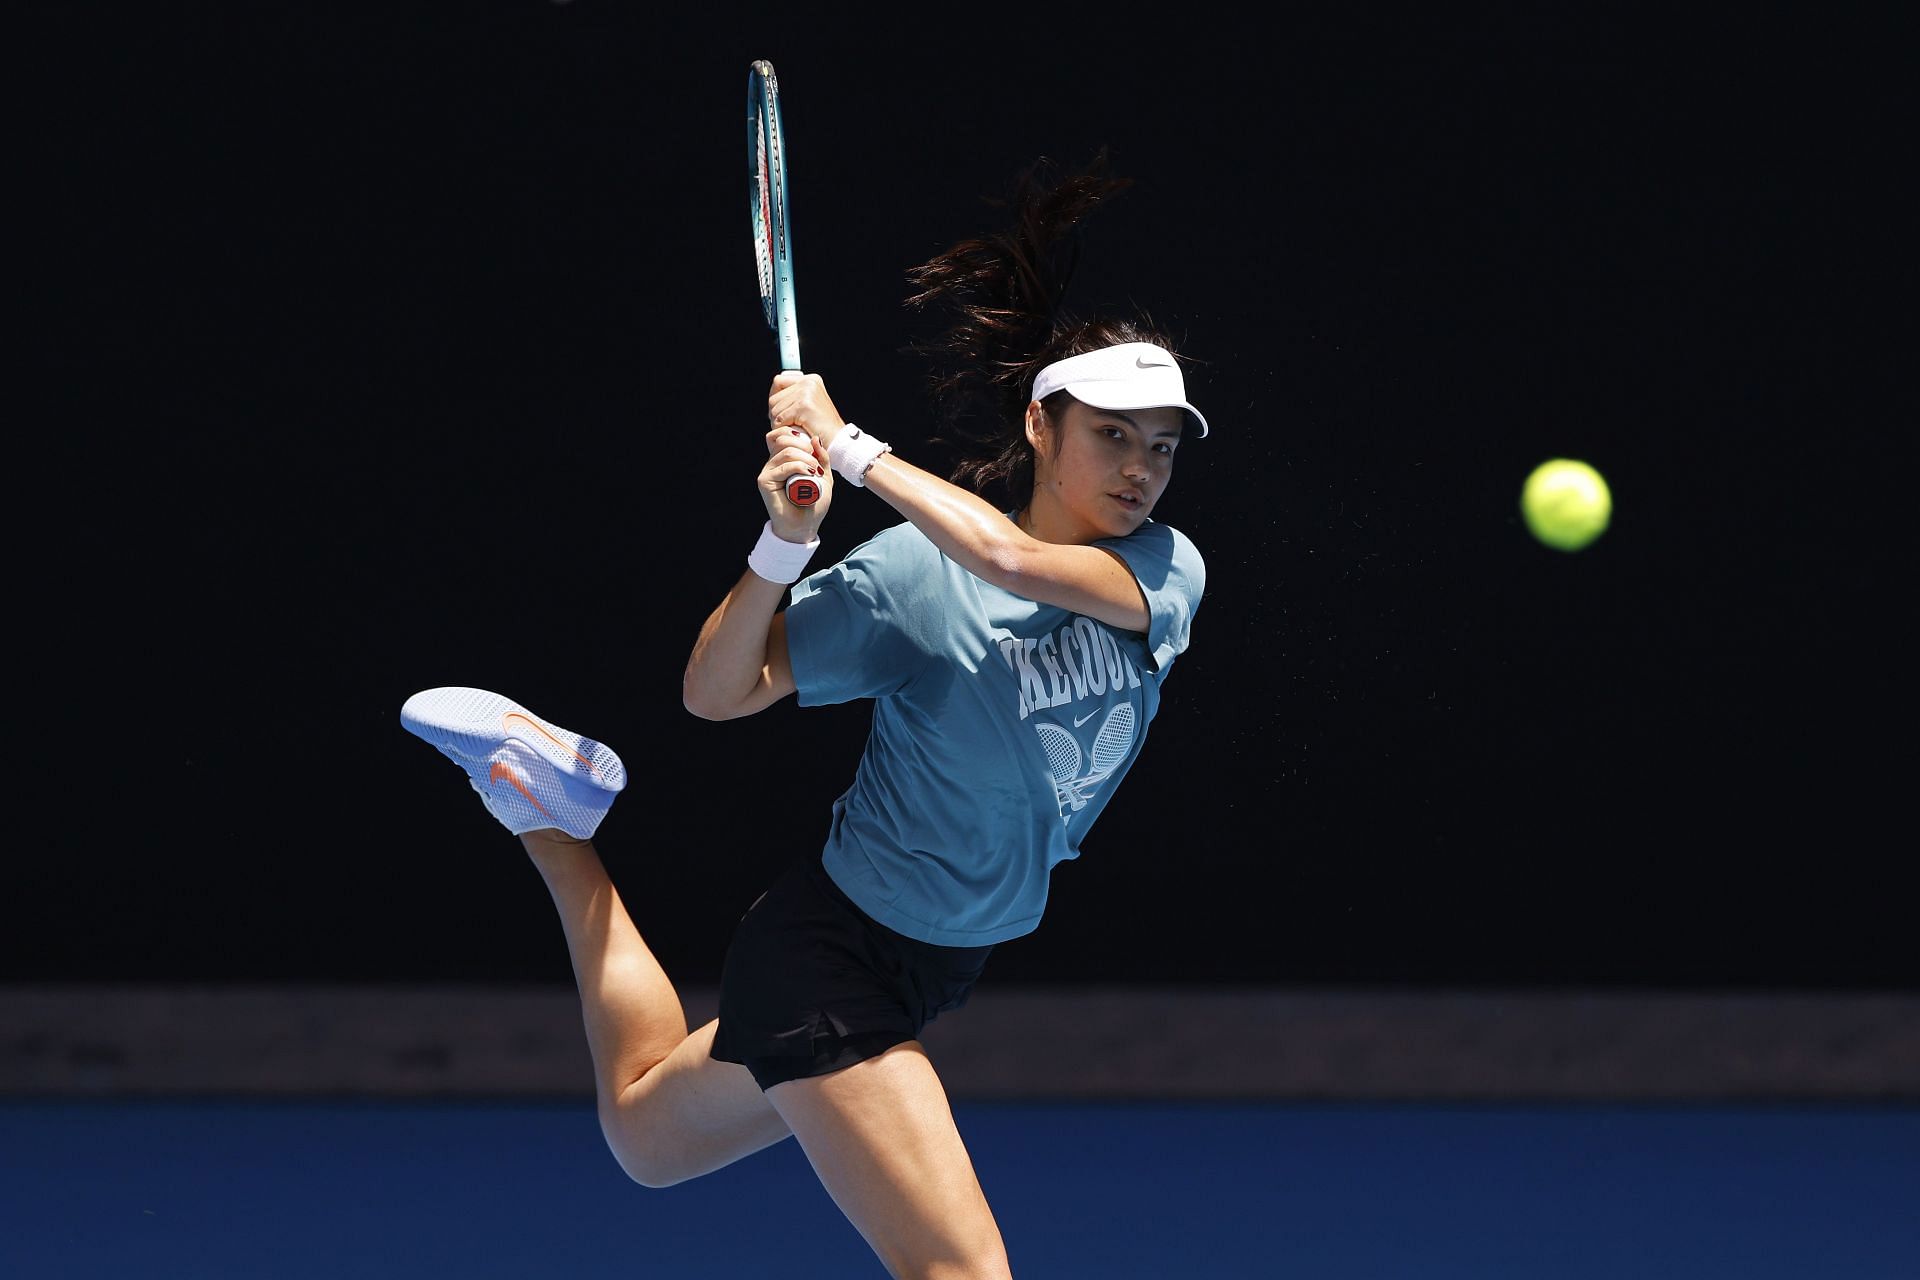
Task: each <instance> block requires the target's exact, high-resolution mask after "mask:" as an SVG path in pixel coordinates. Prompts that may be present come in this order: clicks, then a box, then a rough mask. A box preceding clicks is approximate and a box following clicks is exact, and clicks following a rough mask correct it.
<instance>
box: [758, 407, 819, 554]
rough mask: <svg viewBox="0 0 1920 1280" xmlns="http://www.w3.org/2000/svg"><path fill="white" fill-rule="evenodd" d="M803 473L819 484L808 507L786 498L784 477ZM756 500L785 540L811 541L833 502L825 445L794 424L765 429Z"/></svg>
mask: <svg viewBox="0 0 1920 1280" xmlns="http://www.w3.org/2000/svg"><path fill="white" fill-rule="evenodd" d="M801 475H803V476H806V477H808V478H809V479H811V480H813V482H814V483H815V484H817V485H819V486H820V500H819V501H818V502H815V503H814V504H813V505H812V506H810V507H796V506H794V505H793V504H792V503H791V502H788V501H787V481H788V480H789V479H791V478H792V477H794V476H801ZM759 480H760V501H761V502H763V503H765V504H766V508H767V519H769V520H771V521H772V522H773V531H774V533H775V534H776V535H778V536H779V537H782V538H785V539H786V540H787V541H788V542H811V541H812V540H813V539H814V538H816V537H818V536H819V533H820V522H821V521H823V520H825V519H826V518H827V508H828V507H830V506H832V505H833V472H832V470H831V469H830V468H829V467H828V466H827V449H826V446H825V445H823V444H821V443H819V442H818V441H816V440H815V439H814V438H813V437H812V436H810V435H808V434H807V433H806V432H805V431H803V430H801V429H800V428H799V427H795V426H776V427H774V428H773V429H772V430H770V431H768V432H767V461H766V465H765V466H763V467H761V468H760V477H759Z"/></svg>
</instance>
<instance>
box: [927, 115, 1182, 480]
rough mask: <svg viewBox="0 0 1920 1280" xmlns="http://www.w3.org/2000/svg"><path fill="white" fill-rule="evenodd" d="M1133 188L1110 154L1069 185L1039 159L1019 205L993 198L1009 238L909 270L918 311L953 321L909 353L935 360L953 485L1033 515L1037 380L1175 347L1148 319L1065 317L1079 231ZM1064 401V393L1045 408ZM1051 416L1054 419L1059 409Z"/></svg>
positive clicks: (1021, 185)
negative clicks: (1148, 349)
mask: <svg viewBox="0 0 1920 1280" xmlns="http://www.w3.org/2000/svg"><path fill="white" fill-rule="evenodd" d="M1131 185H1133V184H1132V180H1131V179H1128V178H1116V177H1112V176H1110V175H1109V174H1108V172H1107V152H1106V149H1105V148H1102V149H1101V150H1100V151H1099V153H1098V154H1096V155H1095V156H1094V158H1093V160H1092V161H1091V162H1090V163H1089V164H1088V165H1087V166H1086V167H1085V168H1083V169H1081V170H1079V171H1078V172H1074V173H1068V174H1065V175H1064V176H1063V175H1061V174H1060V172H1059V170H1058V167H1057V166H1055V165H1054V164H1053V162H1051V161H1049V160H1047V159H1045V158H1042V159H1040V160H1039V161H1036V162H1035V163H1034V164H1032V165H1030V166H1029V167H1028V168H1027V169H1026V170H1024V171H1023V172H1022V173H1021V174H1020V175H1019V177H1018V178H1017V179H1016V181H1015V188H1014V195H1013V197H1012V198H1011V200H993V199H990V200H988V201H987V203H988V204H989V205H990V206H993V207H997V208H1010V209H1011V210H1012V217H1011V219H1010V225H1008V226H1007V227H1006V229H1004V230H1002V231H998V232H995V233H993V234H990V235H986V236H982V237H979V238H977V239H969V240H962V241H960V242H959V243H958V244H955V245H954V246H953V247H952V248H950V249H948V250H946V251H945V252H944V253H941V254H939V255H938V256H936V257H934V258H931V259H929V260H928V261H926V262H924V263H922V264H920V265H919V266H917V267H914V268H913V269H912V270H910V271H908V272H907V280H908V282H909V283H910V284H912V285H913V286H914V292H913V293H912V294H911V295H909V297H908V298H907V305H908V306H909V307H911V308H914V309H915V310H924V309H927V308H929V307H932V306H935V305H936V304H937V305H940V306H943V307H945V308H947V309H950V310H951V311H953V312H954V313H955V315H954V319H953V322H952V324H951V325H950V326H949V327H948V328H947V330H946V331H945V332H944V333H942V334H941V335H939V336H938V337H936V338H933V339H929V340H926V341H921V342H917V343H915V344H913V346H912V347H910V348H909V349H910V350H911V351H913V352H914V353H915V354H918V355H923V356H927V357H929V358H931V359H933V360H934V362H935V367H934V371H933V373H932V374H931V376H930V380H931V384H932V392H933V400H934V409H935V419H936V423H937V427H936V430H937V431H938V432H939V433H940V434H937V435H936V436H935V437H934V442H935V443H938V444H945V445H949V446H951V447H953V448H954V449H955V450H956V451H957V452H958V453H959V454H960V456H961V460H960V462H959V463H958V464H957V465H956V466H955V467H954V469H953V472H952V479H953V481H954V482H955V483H956V484H963V485H967V486H968V487H970V488H972V489H975V490H976V491H979V492H981V493H986V492H988V491H990V490H992V489H993V488H994V487H995V486H999V487H1001V488H1003V489H1004V491H1005V494H1006V496H1007V497H1008V498H1009V499H1011V502H1012V505H1013V506H1015V507H1024V506H1025V505H1026V504H1027V502H1028V501H1029V499H1031V497H1032V496H1033V464H1034V454H1033V445H1032V444H1031V443H1029V442H1028V440H1027V435H1026V430H1025V419H1026V408H1027V404H1028V402H1029V397H1030V394H1031V389H1032V387H1033V379H1034V376H1035V375H1036V374H1038V373H1039V372H1040V370H1041V369H1042V368H1044V367H1045V366H1047V365H1049V364H1051V363H1053V362H1054V361H1055V360H1062V359H1065V358H1066V357H1068V356H1074V355H1080V354H1081V353H1083V352H1087V351H1098V350H1100V349H1101V348H1102V347H1110V346H1113V345H1115V344H1116V343H1121V342H1152V343H1156V344H1157V345H1159V346H1162V347H1165V348H1166V349H1167V350H1168V351H1172V350H1173V344H1172V342H1170V341H1169V340H1168V339H1167V337H1166V336H1165V335H1164V334H1162V333H1160V332H1159V331H1158V329H1157V328H1156V327H1155V326H1154V324H1153V322H1152V321H1151V320H1150V319H1149V318H1148V317H1147V316H1145V315H1144V314H1137V315H1133V316H1117V315H1108V314H1097V315H1093V316H1090V317H1087V318H1085V319H1081V318H1078V317H1075V316H1073V315H1071V314H1069V313H1068V312H1067V310H1066V308H1065V296H1066V291H1067V286H1068V284H1069V283H1071V281H1072V278H1073V272H1074V268H1075V267H1076V266H1077V265H1078V261H1079V244H1078V242H1077V239H1076V237H1075V234H1074V233H1075V231H1076V230H1077V229H1078V227H1079V226H1080V224H1081V223H1082V222H1083V221H1084V220H1085V219H1086V217H1087V215H1088V214H1090V213H1092V212H1093V211H1094V210H1095V209H1096V208H1098V207H1099V206H1100V205H1101V204H1103V203H1105V202H1106V201H1107V200H1109V199H1111V198H1112V197H1113V196H1115V195H1118V194H1119V193H1120V192H1122V191H1124V190H1126V189H1127V188H1128V187H1129V186H1131ZM1065 395H1067V392H1064V391H1058V392H1055V393H1054V394H1053V395H1052V396H1049V397H1048V400H1049V401H1050V402H1051V401H1056V400H1057V399H1058V398H1059V397H1061V396H1065ZM1042 408H1043V409H1045V410H1046V411H1047V413H1048V414H1049V416H1050V417H1051V416H1052V415H1053V414H1054V413H1056V412H1057V411H1058V410H1059V408H1060V406H1059V405H1058V404H1054V403H1049V404H1045V405H1042Z"/></svg>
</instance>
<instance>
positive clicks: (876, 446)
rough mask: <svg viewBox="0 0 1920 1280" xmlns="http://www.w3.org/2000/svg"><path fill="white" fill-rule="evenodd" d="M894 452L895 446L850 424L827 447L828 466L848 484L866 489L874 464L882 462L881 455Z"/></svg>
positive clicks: (841, 429)
mask: <svg viewBox="0 0 1920 1280" xmlns="http://www.w3.org/2000/svg"><path fill="white" fill-rule="evenodd" d="M892 452H893V446H892V445H890V444H888V443H887V442H886V441H885V440H880V439H877V438H875V437H873V436H870V435H868V434H867V433H866V432H864V431H862V430H861V429H860V428H858V427H856V426H854V425H853V424H852V423H851V422H849V423H848V424H847V425H846V426H844V427H842V428H840V434H839V435H837V436H835V437H834V438H833V443H832V444H830V445H828V446H827V464H828V465H829V466H831V467H832V468H833V469H834V470H835V471H836V472H838V473H839V475H840V478H841V479H843V480H845V481H846V482H847V483H848V484H850V485H852V486H854V488H856V489H864V488H866V487H867V472H868V471H870V470H872V469H873V464H874V463H875V462H878V461H879V460H880V455H881V454H883V453H892Z"/></svg>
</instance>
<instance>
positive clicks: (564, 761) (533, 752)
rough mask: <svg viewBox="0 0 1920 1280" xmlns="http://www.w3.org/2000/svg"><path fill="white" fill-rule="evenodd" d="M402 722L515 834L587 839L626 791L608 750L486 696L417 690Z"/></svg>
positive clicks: (402, 713) (454, 688)
mask: <svg viewBox="0 0 1920 1280" xmlns="http://www.w3.org/2000/svg"><path fill="white" fill-rule="evenodd" d="M400 723H401V724H402V725H403V726H404V727H405V728H406V730H407V732H409V733H412V734H414V735H416V736H417V737H420V738H423V739H425V740H426V741H427V742H429V743H432V744H433V745H434V746H436V747H438V748H439V749H440V751H441V753H442V754H443V755H445V756H446V757H447V758H448V759H449V760H452V761H453V762H454V763H455V764H457V765H459V766H460V767H461V768H462V769H465V770H466V771H467V778H468V781H469V782H471V783H472V785H473V789H474V790H475V791H477V792H479V793H480V799H481V801H482V802H483V803H484V804H485V805H486V806H487V812H488V813H491V814H492V815H493V816H494V817H496V818H498V819H499V820H500V823H501V825H502V826H504V827H506V829H507V830H509V831H511V832H513V834H515V835H523V834H525V833H526V832H529V831H539V830H543V829H546V828H556V827H557V828H558V829H560V830H561V831H564V832H566V833H567V834H568V835H570V836H574V837H576V838H578V839H581V840H586V839H589V838H590V837H591V836H592V835H593V833H594V831H595V830H597V829H598V828H599V826H600V821H601V819H603V818H605V817H606V816H607V810H608V809H610V808H612V807H613V797H614V796H615V794H617V793H618V792H619V791H621V790H622V789H624V788H625V787H626V785H627V769H626V766H625V765H623V764H621V763H620V757H619V756H617V755H615V754H614V753H613V748H611V747H609V746H607V745H606V744H604V743H600V742H595V741H594V740H593V739H592V738H583V737H581V736H580V735H579V734H577V733H571V732H569V731H567V730H565V729H562V728H559V727H558V726H556V725H551V724H548V723H547V722H546V721H545V720H542V719H541V718H540V717H539V716H536V715H534V714H533V713H532V712H531V711H528V710H527V709H526V708H525V707H523V706H521V705H520V704H519V703H517V702H515V701H513V700H512V699H511V698H504V697H502V696H500V695H499V694H497V693H488V692H487V691H486V690H485V689H465V688H460V687H458V686H451V687H447V688H441V689H425V690H422V691H421V692H419V693H416V694H414V695H413V696H412V697H411V698H408V699H407V701H406V705H405V706H403V707H401V708H400Z"/></svg>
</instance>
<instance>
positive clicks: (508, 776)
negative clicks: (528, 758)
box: [487, 760, 553, 818]
mask: <svg viewBox="0 0 1920 1280" xmlns="http://www.w3.org/2000/svg"><path fill="white" fill-rule="evenodd" d="M487 782H488V783H489V784H491V783H495V782H505V783H508V784H510V785H511V786H512V787H513V789H514V790H515V791H518V792H519V793H520V794H521V795H523V796H525V797H526V798H527V803H528V804H530V805H532V806H533V807H534V808H536V809H538V810H539V811H540V812H542V813H545V814H546V815H547V816H548V817H549V818H551V817H553V814H552V813H550V812H548V810H547V806H545V805H543V804H541V803H540V798H539V797H538V796H536V795H534V794H533V792H531V791H529V790H527V784H526V783H524V782H522V781H520V775H519V774H518V773H515V772H514V770H513V766H512V765H510V764H508V763H507V762H506V761H504V760H495V761H494V762H493V768H491V769H489V770H488V771H487Z"/></svg>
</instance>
